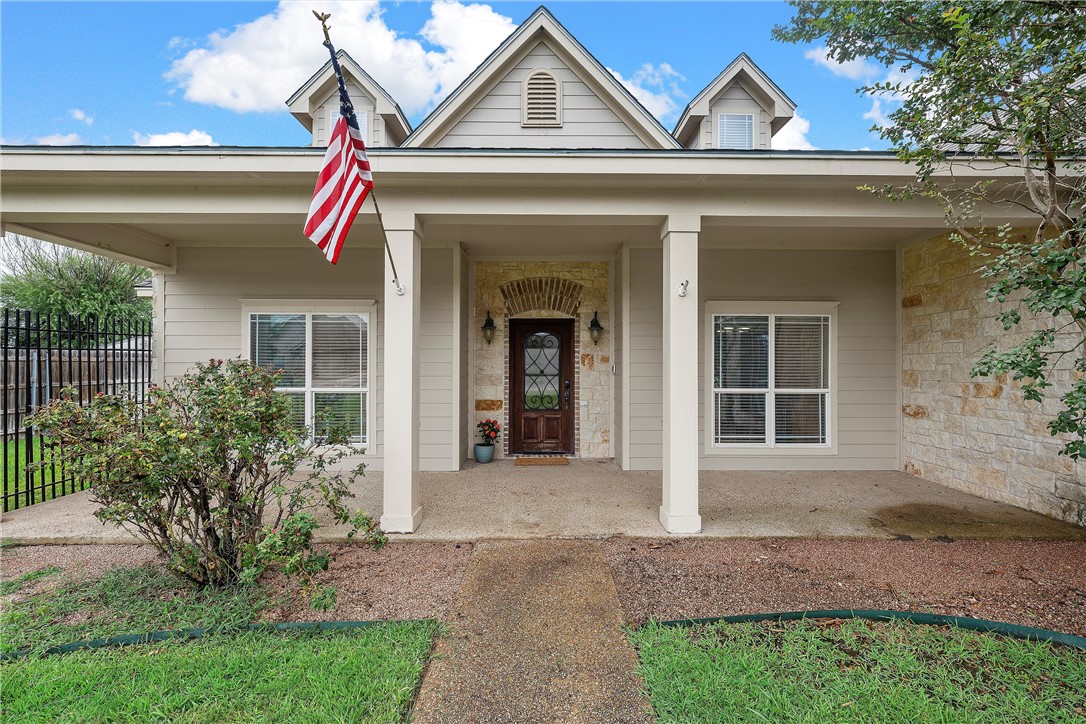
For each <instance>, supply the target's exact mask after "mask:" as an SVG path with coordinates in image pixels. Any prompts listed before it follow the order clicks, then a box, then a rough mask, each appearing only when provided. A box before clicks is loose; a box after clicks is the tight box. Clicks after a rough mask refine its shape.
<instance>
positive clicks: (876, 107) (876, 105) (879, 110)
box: [864, 98, 892, 126]
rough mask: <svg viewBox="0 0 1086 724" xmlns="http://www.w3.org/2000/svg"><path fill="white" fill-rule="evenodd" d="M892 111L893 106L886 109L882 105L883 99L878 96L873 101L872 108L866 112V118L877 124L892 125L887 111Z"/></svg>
mask: <svg viewBox="0 0 1086 724" xmlns="http://www.w3.org/2000/svg"><path fill="white" fill-rule="evenodd" d="M891 103H892V101H891ZM890 111H892V109H891V108H887V109H885V110H884V109H883V107H882V101H881V100H880V99H878V98H876V99H874V100H873V101H871V110H869V111H868V112H867V113H865V114H864V118H866V119H867V120H869V121H871V122H873V123H874V124H875V125H876V126H889V125H891V123H890V119H889V118H887V117H886V113H888V112H890Z"/></svg>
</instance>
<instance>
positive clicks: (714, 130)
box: [673, 53, 796, 150]
mask: <svg viewBox="0 0 1086 724" xmlns="http://www.w3.org/2000/svg"><path fill="white" fill-rule="evenodd" d="M795 110H796V104H795V103H793V102H792V100H791V99H790V98H789V97H788V96H786V95H785V94H784V91H782V90H781V89H780V88H778V87H777V84H776V83H774V82H773V81H772V80H770V79H769V76H767V75H766V74H765V73H763V72H762V69H761V68H759V67H758V66H757V65H755V64H754V61H753V60H751V59H750V57H749V56H747V54H746V53H742V54H740V56H739V57H738V58H736V59H735V60H733V61H732V62H731V63H730V64H729V65H728V67H727V68H725V69H724V71H723V72H721V74H720V75H718V76H717V77H716V78H715V79H713V82H712V83H710V84H709V85H708V86H706V87H705V88H704V89H703V90H702V91H701V92H700V93H698V94H697V96H695V97H694V100H692V101H690V104H689V105H688V106H687V107H686V109H685V110H684V111H683V114H682V117H681V118H680V119H679V123H678V124H677V125H676V126H675V131H674V132H673V135H674V136H675V138H676V139H678V141H679V143H681V144H682V145H683V147H684V148H690V149H736V150H749V149H763V150H764V149H769V148H771V139H772V138H773V134H775V133H776V132H777V131H779V130H780V129H781V128H783V127H784V124H786V123H788V121H789V120H791V118H792V116H793V115H794V113H795Z"/></svg>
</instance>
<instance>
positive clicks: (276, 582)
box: [0, 543, 472, 621]
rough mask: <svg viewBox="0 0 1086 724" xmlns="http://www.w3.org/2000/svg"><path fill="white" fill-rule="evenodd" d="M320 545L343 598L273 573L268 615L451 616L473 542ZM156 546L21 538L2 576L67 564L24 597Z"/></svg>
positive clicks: (130, 560)
mask: <svg viewBox="0 0 1086 724" xmlns="http://www.w3.org/2000/svg"><path fill="white" fill-rule="evenodd" d="M320 548H322V549H324V550H327V551H329V552H330V553H332V554H333V555H334V556H335V557H336V560H334V561H333V562H332V564H331V565H330V566H329V568H328V570H327V571H326V572H324V573H321V574H320V575H319V576H317V579H316V582H317V585H318V586H328V585H334V586H336V591H337V594H338V596H337V599H338V603H337V606H336V607H335V608H333V609H330V610H328V611H316V610H313V609H312V608H310V606H309V603H308V601H306V600H305V599H303V598H300V597H298V596H292V595H291V589H290V588H289V586H288V582H287V580H286V579H285V578H284V577H283V576H280V575H275V574H267V575H265V577H264V579H263V580H262V583H264V584H265V585H266V586H267V587H268V589H269V591H270V592H271V593H272V594H273V595H274V596H276V597H277V598H282V599H285V600H286V601H287V602H286V603H282V604H281V605H279V606H278V607H276V608H272V609H270V610H267V611H265V618H266V619H267V620H269V621H321V620H327V621H347V620H382V621H383V620H399V619H413V618H445V616H446V613H447V611H448V608H449V603H450V602H451V601H452V599H453V598H454V597H455V596H456V592H457V590H459V588H460V579H461V578H463V576H464V570H465V569H466V568H467V564H468V559H469V558H470V557H471V551H472V546H471V545H470V544H466V543H390V544H389V545H387V546H385V547H384V548H382V549H381V550H379V551H375V550H373V549H372V548H370V547H368V546H365V545H351V544H340V545H335V546H328V547H323V546H321V547H320ZM155 557H156V554H155V551H154V549H152V548H151V547H150V546H141V545H48V546H16V547H13V548H4V549H2V550H0V578H2V579H3V580H11V579H13V578H17V577H18V576H20V575H22V574H23V573H29V572H31V571H37V570H40V569H42V568H48V567H50V566H60V567H61V568H63V569H64V572H63V574H58V575H52V576H46V577H44V578H41V579H38V580H37V581H33V582H32V583H30V584H28V585H26V586H24V587H23V588H22V589H21V590H20V591H19V593H18V594H16V595H17V596H18V597H20V598H23V597H26V596H31V595H34V594H37V593H42V592H44V591H47V590H51V589H52V588H55V587H56V586H58V585H60V584H66V583H71V582H73V581H79V580H86V579H89V578H96V577H98V576H101V575H102V574H103V573H105V572H106V571H108V570H109V569H110V568H114V567H116V566H124V567H127V568H132V567H135V566H139V565H142V564H144V563H147V562H149V561H153V560H154V559H155Z"/></svg>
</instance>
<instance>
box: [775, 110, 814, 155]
mask: <svg viewBox="0 0 1086 724" xmlns="http://www.w3.org/2000/svg"><path fill="white" fill-rule="evenodd" d="M810 131H811V122H810V121H809V120H807V119H806V118H804V117H803V116H801V115H800V114H798V113H796V114H795V115H793V116H792V120H790V121H788V123H785V124H784V128H782V129H781V130H779V131H777V133H776V134H775V135H774V136H773V140H772V141H771V142H770V145H771V146H772V147H773V148H774V149H777V150H781V151H784V150H795V151H816V150H818V147H817V146H814V145H812V144H811V142H810V141H808V140H807V134H808V133H810Z"/></svg>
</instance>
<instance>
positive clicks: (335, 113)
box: [324, 92, 370, 145]
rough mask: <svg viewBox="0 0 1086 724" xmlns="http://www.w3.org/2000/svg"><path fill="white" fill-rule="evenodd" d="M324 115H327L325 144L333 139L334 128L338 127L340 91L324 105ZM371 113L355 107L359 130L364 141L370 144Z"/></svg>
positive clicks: (355, 117)
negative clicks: (369, 126)
mask: <svg viewBox="0 0 1086 724" xmlns="http://www.w3.org/2000/svg"><path fill="white" fill-rule="evenodd" d="M324 115H325V116H326V121H325V126H324V128H325V130H324V142H325V145H327V144H328V142H329V141H330V140H331V139H332V130H333V129H334V128H335V127H336V122H337V121H338V120H339V93H338V92H337V93H336V95H335V96H334V98H333V99H332V100H331V101H329V102H328V104H327V105H326V106H325V107H324ZM369 118H370V115H369V113H367V112H366V111H364V110H359V109H357V108H355V109H354V119H355V120H356V121H358V130H359V132H360V133H361V134H362V141H363V142H364V143H365V144H366V145H369V142H370V140H369V134H368V133H367V127H368V125H369Z"/></svg>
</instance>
